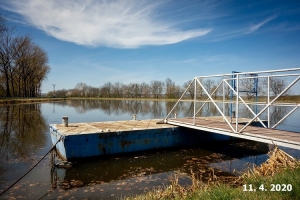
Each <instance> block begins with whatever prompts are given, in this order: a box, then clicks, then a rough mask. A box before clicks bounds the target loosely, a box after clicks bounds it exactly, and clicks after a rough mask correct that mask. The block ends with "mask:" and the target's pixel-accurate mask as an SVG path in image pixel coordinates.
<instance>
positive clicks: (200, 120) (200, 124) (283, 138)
mask: <svg viewBox="0 0 300 200" xmlns="http://www.w3.org/2000/svg"><path fill="white" fill-rule="evenodd" d="M209 118H210V117H205V118H204V117H197V118H196V119H195V124H196V125H193V118H176V119H169V121H170V122H169V121H168V123H169V124H173V125H179V126H185V127H190V128H193V127H194V128H195V129H201V130H206V131H210V132H215V131H216V132H217V133H220V134H225V135H230V136H236V137H240V138H243V137H245V138H246V139H252V140H255V141H263V142H267V143H271V142H272V141H274V142H275V143H276V142H277V143H279V144H280V145H281V146H287V147H291V148H296V149H300V133H297V132H291V131H284V130H275V129H268V128H263V127H255V126H247V127H246V128H245V129H244V130H243V132H242V133H234V131H232V129H231V128H230V126H229V125H228V124H227V122H223V121H222V119H221V118H219V121H218V120H217V119H218V118H216V117H212V119H209ZM242 121H243V123H244V119H243V120H242ZM172 122H173V123H172ZM174 122H175V123H174ZM233 122H235V121H234V120H233ZM231 126H232V127H233V128H234V129H235V127H236V124H235V123H231ZM243 127H244V125H243V124H238V130H240V129H241V128H243ZM285 144H286V145H285Z"/></svg>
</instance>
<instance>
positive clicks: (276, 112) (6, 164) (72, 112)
mask: <svg viewBox="0 0 300 200" xmlns="http://www.w3.org/2000/svg"><path fill="white" fill-rule="evenodd" d="M174 103H175V102H164V101H98V100H68V101H64V102H55V103H42V104H40V103H37V104H20V105H9V106H1V107H0V126H1V127H0V128H1V130H0V138H1V140H0V144H1V145H0V192H1V191H3V190H4V189H6V188H7V187H8V186H10V185H11V184H12V183H14V182H15V181H16V180H17V179H18V178H20V177H21V176H22V175H23V174H24V173H26V172H27V171H28V169H30V168H31V167H32V166H33V165H34V164H35V163H36V162H37V161H38V160H39V159H40V158H41V157H42V156H44V155H45V154H46V153H47V152H48V151H49V149H51V146H52V144H51V140H50V134H49V128H48V125H49V124H55V123H61V117H62V116H69V122H70V123H75V122H92V121H114V120H128V119H132V114H137V117H138V119H151V118H157V119H158V118H159V119H161V118H164V117H165V116H166V114H167V113H168V111H169V110H170V109H171V108H172V106H173V105H174ZM197 106H198V107H200V106H201V104H200V103H199V104H197ZM260 108H261V107H258V108H257V109H258V110H259V109H260ZM193 109H194V108H193V104H192V103H190V102H182V103H181V104H179V106H178V108H177V109H176V110H175V112H176V113H177V114H178V116H179V117H182V116H191V115H192V113H193ZM222 109H223V108H222ZM224 109H225V111H226V113H227V114H228V113H229V110H230V109H229V106H228V105H226V106H225V108H224ZM240 109H241V111H240V112H241V113H242V114H243V116H244V117H250V116H251V115H250V113H249V112H248V111H247V109H246V108H243V107H242V106H241V108H240ZM289 109H290V108H287V107H282V108H277V109H271V113H272V118H271V124H272V123H273V124H274V123H275V121H276V120H278V119H280V118H282V117H283V116H284V115H285V114H286V113H288V112H289ZM216 114H217V111H216V109H214V106H211V105H209V104H207V105H206V106H205V107H204V109H203V110H202V111H201V112H200V114H199V115H203V116H207V115H216ZM265 116H266V115H265V113H264V114H263V117H265ZM299 118H300V111H299V110H297V111H296V112H294V113H293V114H292V116H291V117H289V118H288V119H286V120H285V121H284V123H283V124H282V125H280V126H279V127H277V128H278V129H283V130H291V131H297V132H300V125H299V124H298V121H299ZM284 150H285V151H286V152H288V153H290V154H291V155H293V156H295V157H300V152H299V151H297V150H293V149H288V148H284ZM267 151H268V145H266V144H263V143H258V142H252V141H245V140H234V141H229V142H218V143H214V144H206V145H201V146H197V147H186V148H181V149H163V150H153V151H148V152H139V153H133V154H126V155H122V156H112V157H109V158H101V159H100V158H97V159H95V158H94V159H89V160H82V161H78V162H76V163H74V165H73V167H72V168H70V169H58V168H52V167H51V165H50V160H51V159H50V157H51V156H50V154H49V155H48V156H46V157H45V159H43V160H42V162H41V163H40V164H39V165H38V166H37V167H35V168H34V169H33V170H32V171H31V172H30V173H29V174H28V175H26V176H25V177H24V178H23V179H22V180H21V181H20V182H18V183H17V184H16V185H15V186H14V187H13V188H11V189H10V190H9V191H7V192H6V193H5V194H4V195H3V196H1V198H3V199H9V198H12V199H13V198H20V199H22V198H23V199H41V198H42V199H57V198H59V199H70V198H74V197H75V198H76V199H82V198H92V199H120V198H121V197H124V196H129V195H133V194H140V193H143V192H144V191H147V190H151V189H153V188H154V187H161V186H163V185H166V184H168V183H169V182H170V178H171V177H174V176H175V175H176V176H178V177H179V181H180V183H181V184H183V185H185V184H190V175H191V171H193V172H194V173H196V174H198V175H199V177H200V176H201V178H202V179H203V180H207V179H209V178H210V176H211V173H212V169H213V170H214V173H215V174H216V175H217V176H218V177H228V176H229V177H230V176H234V175H237V174H238V173H239V172H240V173H241V172H242V171H243V170H245V168H247V166H248V165H249V163H250V164H251V163H255V164H257V165H259V164H260V163H262V162H264V161H265V160H266V159H267V158H268V156H267V155H266V153H267ZM56 161H57V159H56ZM55 180H57V181H58V182H57V183H56V182H55ZM71 180H80V181H81V182H82V183H83V184H84V186H83V187H78V188H76V187H73V188H72V187H71V186H69V183H70V181H71Z"/></svg>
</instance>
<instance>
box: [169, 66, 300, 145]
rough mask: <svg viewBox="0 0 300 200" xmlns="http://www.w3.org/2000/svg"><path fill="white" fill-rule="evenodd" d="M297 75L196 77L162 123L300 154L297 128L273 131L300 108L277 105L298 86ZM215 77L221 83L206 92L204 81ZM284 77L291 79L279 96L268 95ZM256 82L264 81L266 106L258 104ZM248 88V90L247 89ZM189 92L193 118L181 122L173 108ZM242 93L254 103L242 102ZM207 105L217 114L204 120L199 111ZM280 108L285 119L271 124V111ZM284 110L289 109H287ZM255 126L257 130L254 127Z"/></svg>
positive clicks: (282, 72)
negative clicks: (254, 99)
mask: <svg viewBox="0 0 300 200" xmlns="http://www.w3.org/2000/svg"><path fill="white" fill-rule="evenodd" d="M299 71H300V68H294V69H282V70H273V71H260V72H246V73H239V72H233V73H232V74H223V75H214V76H199V77H195V78H194V79H193V81H192V82H191V83H190V84H189V86H188V87H187V88H186V90H185V91H184V93H183V94H182V96H181V97H180V99H179V100H178V101H177V102H176V104H175V105H174V107H173V108H172V109H171V111H170V112H169V114H168V115H167V117H166V118H165V119H164V122H165V123H168V124H172V125H177V126H182V127H187V128H192V129H198V130H202V131H206V132H212V133H218V134H223V135H228V136H232V137H237V138H243V139H248V140H253V141H258V142H264V143H269V144H276V145H279V146H283V147H289V148H294V149H299V150H300V127H299V131H298V132H292V131H285V130H277V129H275V128H276V127H277V126H278V125H279V124H280V123H282V122H283V121H284V120H285V119H287V118H288V117H289V116H291V115H292V113H293V112H294V111H295V110H296V109H297V108H298V107H300V104H299V103H288V104H287V103H280V101H279V102H278V99H279V98H280V97H282V96H283V95H284V94H285V93H287V92H288V90H290V88H291V87H292V86H295V84H296V83H297V82H298V80H299V79H300V74H299V73H295V72H299ZM291 72H293V73H291ZM216 77H217V78H218V79H219V80H220V78H221V81H220V83H219V84H218V86H217V87H215V88H214V89H209V88H208V87H207V85H205V79H210V78H216ZM286 77H289V79H292V80H291V82H290V84H288V85H285V87H284V88H280V92H279V94H274V93H271V84H274V81H275V80H280V78H284V79H286ZM291 77H292V78H291ZM262 79H263V80H262ZM258 80H261V81H263V83H264V87H265V88H266V91H264V92H265V93H266V94H267V95H266V102H265V103H258V102H257V100H258V95H259V92H260V91H259V89H258ZM272 81H273V83H272ZM245 83H248V84H247V85H248V88H245V85H246V84H245ZM249 83H251V84H249ZM249 85H251V86H250V87H249ZM298 89H299V88H298ZM226 90H227V91H228V90H230V100H229V101H228V100H225V99H226V97H225V93H226ZM191 91H192V92H193V110H194V112H193V115H192V116H182V117H181V116H180V118H177V114H176V107H177V106H178V105H179V102H181V101H187V100H186V98H185V97H186V96H187V93H188V92H189V95H190V94H191ZM220 91H221V92H220ZM217 92H219V93H222V95H215V94H216V93H217ZM200 93H201V96H202V97H201V99H203V94H204V95H205V97H207V99H206V100H205V101H203V100H202V101H200V100H199V98H200V97H199V96H200V95H199V94H200ZM245 93H246V94H248V95H249V94H254V95H255V98H256V102H255V103H253V102H251V103H249V102H246V101H245V100H244V98H245V96H246V95H245ZM227 94H228V92H227ZM220 96H222V100H218V101H217V100H216V99H217V97H219V98H220ZM206 104H210V106H213V107H214V108H215V110H217V113H216V114H215V116H211V114H210V116H203V112H201V110H203V108H204V106H205V105H206ZM226 104H227V105H226ZM250 104H252V105H255V106H254V107H255V109H253V106H252V107H251V106H250ZM258 104H259V105H260V107H259V108H260V109H259V110H258V108H257V105H258ZM280 106H281V107H282V106H285V108H286V109H287V110H289V112H288V113H287V114H286V115H285V116H280V117H281V118H280V119H278V120H277V121H275V122H274V120H273V121H272V120H271V111H272V110H273V111H274V110H275V108H276V107H280ZM286 106H288V108H287V107H286ZM226 108H227V112H226ZM228 108H230V111H228ZM242 108H243V109H244V110H245V109H246V110H247V112H248V116H249V113H250V115H252V116H251V117H250V118H249V117H244V116H243V115H244V114H243V112H242V111H241V110H242ZM226 114H227V115H226ZM171 115H172V116H174V115H175V118H170V116H171ZM262 118H266V119H262ZM299 122H300V119H299ZM254 123H255V124H256V125H258V126H253V124H254Z"/></svg>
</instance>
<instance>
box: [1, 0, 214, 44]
mask: <svg viewBox="0 0 300 200" xmlns="http://www.w3.org/2000/svg"><path fill="white" fill-rule="evenodd" d="M161 6H163V3H157V2H152V1H145V0H140V1H135V0H126V1H123V0H114V1H105V0H86V1H80V0H69V1H61V0H48V1H41V0H25V1H24V0H11V1H10V3H8V5H7V6H6V7H5V9H7V10H9V11H11V12H14V13H17V14H19V15H21V16H22V17H24V20H25V22H26V23H28V24H29V25H31V26H34V27H36V28H38V29H40V30H43V31H45V32H46V33H47V34H48V35H50V36H53V37H55V38H57V39H59V40H62V41H68V42H72V43H76V44H79V45H86V46H93V47H98V46H106V47H113V48H139V47H141V46H145V45H166V44H174V43H178V42H182V41H184V40H188V39H191V38H195V37H200V36H204V35H206V34H208V33H209V32H210V29H193V30H180V29H179V28H178V27H176V24H175V23H174V22H170V21H166V20H165V19H161V18H158V16H159V15H158V13H157V9H159V8H161Z"/></svg>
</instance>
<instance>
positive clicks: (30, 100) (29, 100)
mask: <svg viewBox="0 0 300 200" xmlns="http://www.w3.org/2000/svg"><path fill="white" fill-rule="evenodd" d="M65 100H114V101H115V100H119V101H120V100H127V101H128V100H129V101H177V100H178V99H167V98H114V97H111V98H107V97H66V98H61V97H57V98H51V97H37V98H32V97H29V98H0V105H7V104H19V103H21V104H23V103H43V102H56V101H65ZM205 100H206V99H197V101H205ZM265 100H266V99H261V101H258V102H257V103H262V104H264V103H266V101H265ZM183 101H193V99H184V100H183ZM215 101H216V102H222V100H221V99H219V100H215ZM229 101H230V100H226V101H225V102H227V103H228V102H229ZM286 101H288V102H289V103H299V102H300V97H298V96H297V97H296V98H287V99H286ZM249 102H252V103H254V101H253V100H250V101H249ZM280 102H281V103H283V102H285V101H280Z"/></svg>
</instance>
